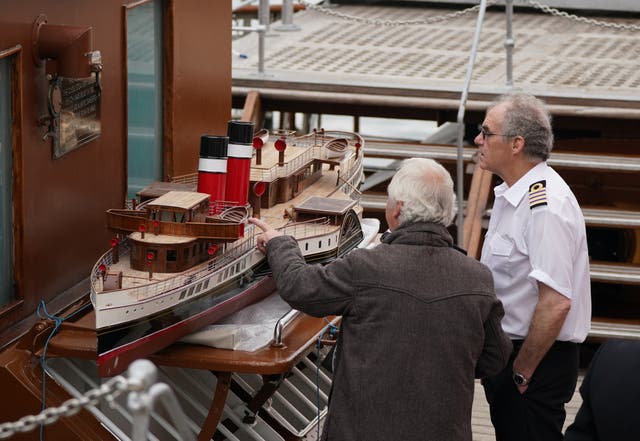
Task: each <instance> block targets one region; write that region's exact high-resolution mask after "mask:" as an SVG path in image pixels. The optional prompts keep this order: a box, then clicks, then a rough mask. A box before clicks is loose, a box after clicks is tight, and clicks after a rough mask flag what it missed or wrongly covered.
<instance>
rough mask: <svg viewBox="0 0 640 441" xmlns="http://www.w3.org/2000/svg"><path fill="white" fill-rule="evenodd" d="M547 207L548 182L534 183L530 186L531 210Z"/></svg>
mask: <svg viewBox="0 0 640 441" xmlns="http://www.w3.org/2000/svg"><path fill="white" fill-rule="evenodd" d="M541 205H547V181H545V180H542V181H538V182H534V183H533V184H531V185H530V186H529V208H535V207H539V206H541Z"/></svg>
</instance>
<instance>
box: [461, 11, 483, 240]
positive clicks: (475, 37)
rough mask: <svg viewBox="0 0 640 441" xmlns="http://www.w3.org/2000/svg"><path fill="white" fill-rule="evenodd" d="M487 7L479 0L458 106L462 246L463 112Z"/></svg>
mask: <svg viewBox="0 0 640 441" xmlns="http://www.w3.org/2000/svg"><path fill="white" fill-rule="evenodd" d="M486 9H487V0H481V1H480V10H479V11H478V20H477V21H476V31H475V33H474V35H473V44H472V46H471V53H470V54H469V64H468V65H467V76H466V78H465V83H464V89H463V90H462V96H461V97H460V107H459V108H458V119H457V122H458V143H457V144H458V158H457V161H456V165H457V167H456V177H457V180H456V186H457V189H456V190H457V191H456V196H457V198H458V218H457V223H456V225H457V230H458V234H457V243H458V246H462V239H463V237H462V233H463V231H462V229H463V228H464V201H463V198H464V191H463V190H464V188H463V187H464V170H463V163H464V158H463V154H464V148H463V147H462V141H463V138H464V112H465V106H466V103H467V97H468V96H469V87H470V86H471V74H473V66H474V64H475V62H476V54H477V53H478V42H479V40H480V31H481V30H482V22H483V21H484V13H485V10H486Z"/></svg>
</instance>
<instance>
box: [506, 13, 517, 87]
mask: <svg viewBox="0 0 640 441" xmlns="http://www.w3.org/2000/svg"><path fill="white" fill-rule="evenodd" d="M504 8H505V12H506V15H507V36H506V38H505V40H504V48H505V50H506V51H507V86H509V87H512V86H513V48H514V46H515V39H514V38H513V30H512V26H511V25H512V23H513V0H505V4H504Z"/></svg>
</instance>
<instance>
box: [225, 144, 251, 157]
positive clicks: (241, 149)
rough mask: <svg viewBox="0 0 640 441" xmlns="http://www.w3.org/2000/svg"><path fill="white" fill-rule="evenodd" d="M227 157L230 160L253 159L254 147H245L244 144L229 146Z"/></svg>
mask: <svg viewBox="0 0 640 441" xmlns="http://www.w3.org/2000/svg"><path fill="white" fill-rule="evenodd" d="M227 156H228V157H229V158H245V159H251V157H252V156H253V146H252V145H251V144H249V145H243V144H229V149H228V150H227Z"/></svg>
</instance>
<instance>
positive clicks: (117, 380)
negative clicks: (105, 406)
mask: <svg viewBox="0 0 640 441" xmlns="http://www.w3.org/2000/svg"><path fill="white" fill-rule="evenodd" d="M141 388H142V385H141V384H140V381H138V380H131V379H127V378H125V377H123V376H117V377H113V378H110V379H109V380H107V381H106V382H105V383H104V384H102V385H101V386H100V387H98V388H95V389H91V390H90V391H88V392H85V393H84V394H83V395H82V397H80V398H70V399H68V400H67V401H65V402H64V403H62V404H61V405H60V406H58V407H49V408H46V409H44V410H43V411H42V412H40V413H39V414H38V415H26V416H23V417H22V418H20V419H19V420H17V421H15V422H8V423H2V424H0V439H5V438H9V437H11V436H13V435H15V434H16V433H20V432H30V431H32V430H34V429H36V428H37V427H39V426H40V425H48V424H51V423H55V422H56V421H58V419H60V417H62V416H65V417H66V416H72V415H75V414H76V413H78V412H79V411H80V410H81V409H82V408H83V407H89V406H95V405H96V404H98V403H99V402H100V401H101V400H105V401H107V402H108V403H109V404H110V405H111V403H113V400H114V399H115V398H116V397H118V395H120V394H122V393H123V392H125V391H139V390H141Z"/></svg>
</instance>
